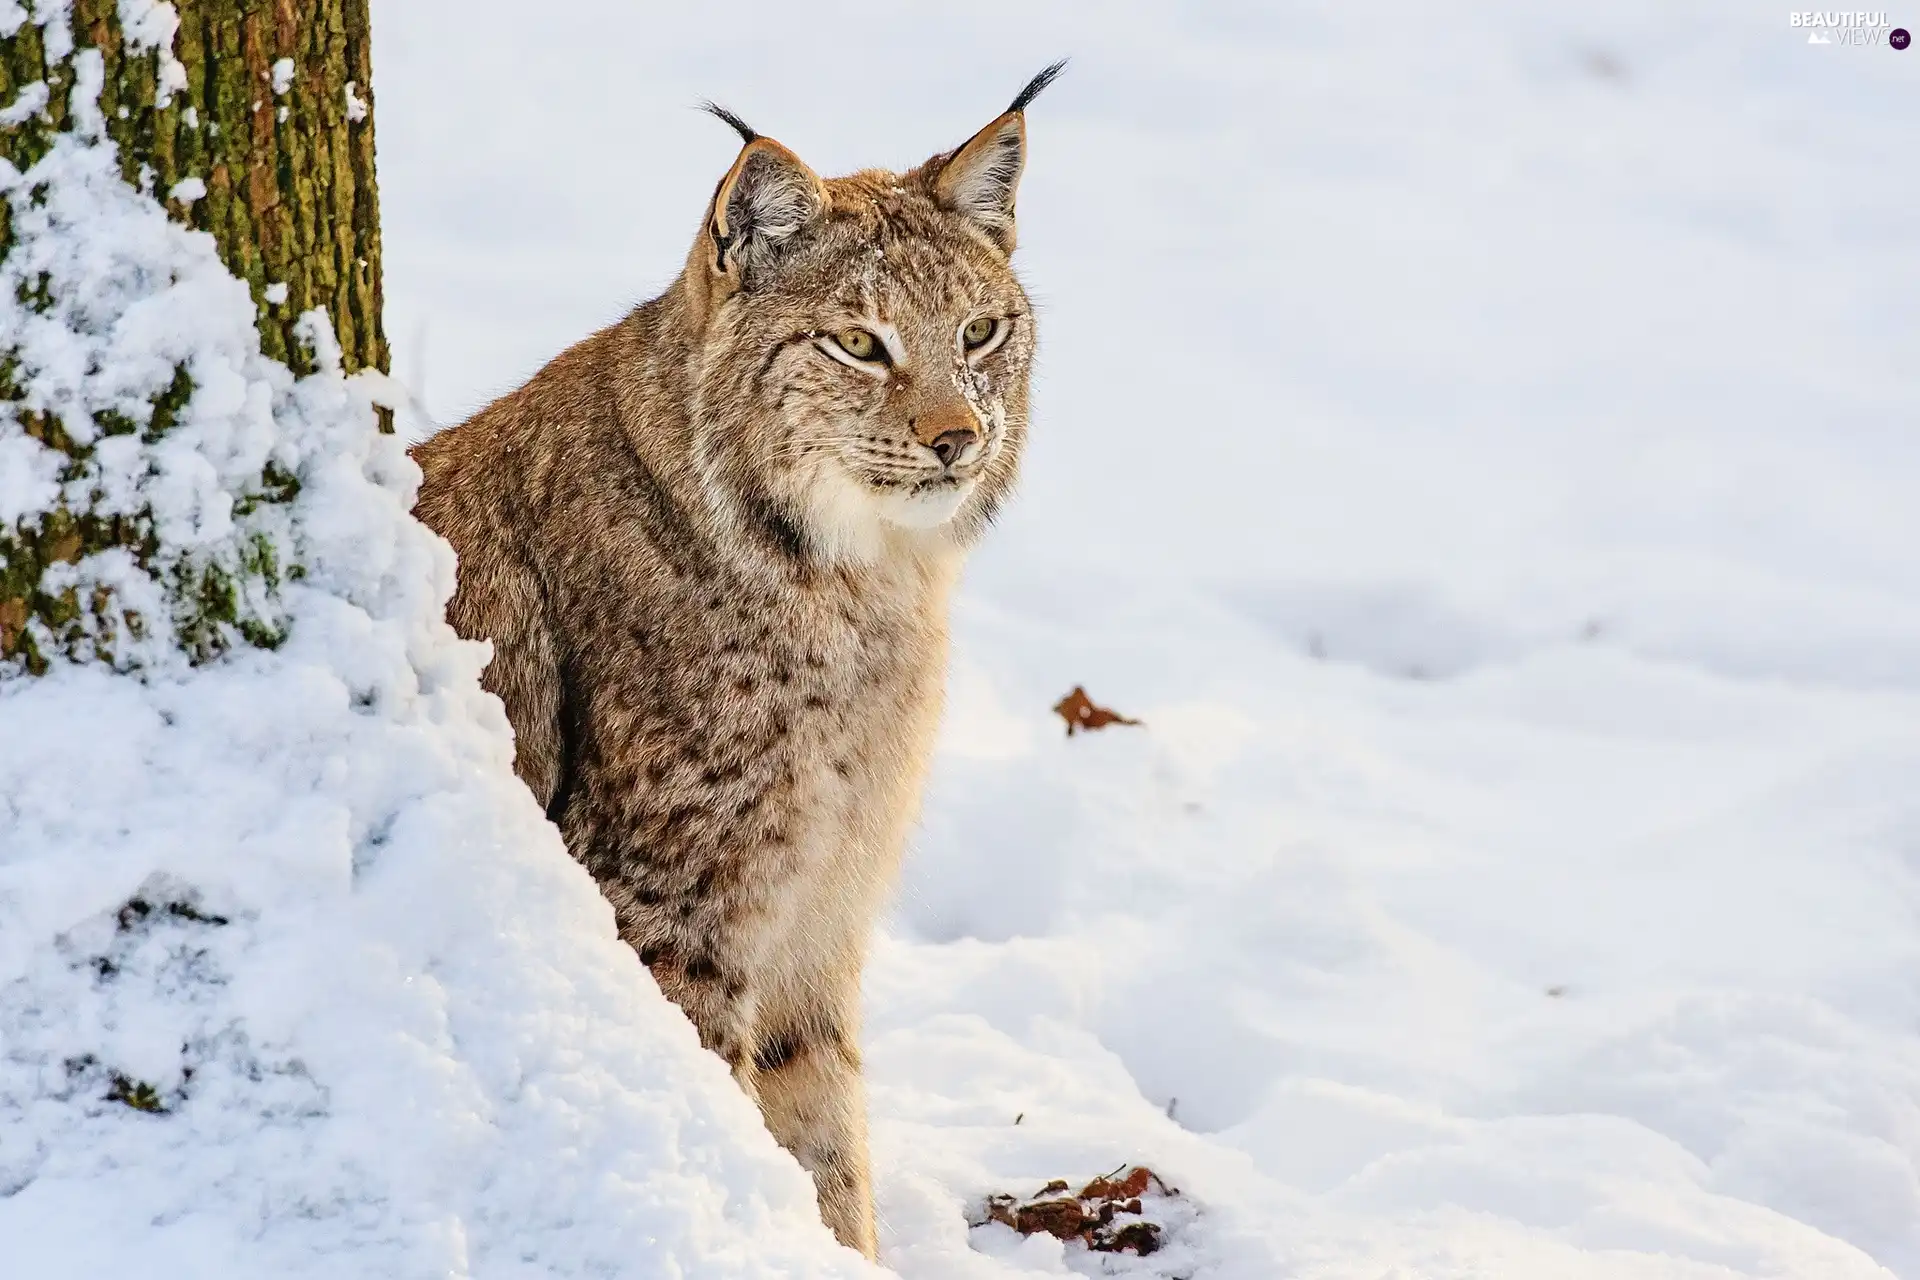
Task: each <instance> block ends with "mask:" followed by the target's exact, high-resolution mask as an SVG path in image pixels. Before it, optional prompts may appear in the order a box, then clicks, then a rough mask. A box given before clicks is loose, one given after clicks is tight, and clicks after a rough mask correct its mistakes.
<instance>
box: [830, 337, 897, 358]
mask: <svg viewBox="0 0 1920 1280" xmlns="http://www.w3.org/2000/svg"><path fill="white" fill-rule="evenodd" d="M833 340H834V342H835V344H836V345H838V346H839V348H840V349H841V350H842V351H844V352H846V353H847V354H848V355H850V356H852V357H853V358H854V359H855V360H882V359H885V358H886V356H885V352H886V348H885V347H882V346H881V345H880V339H878V338H876V337H874V336H873V334H872V333H870V332H868V331H867V330H865V329H842V330H841V331H840V332H838V333H836V334H834V335H833Z"/></svg>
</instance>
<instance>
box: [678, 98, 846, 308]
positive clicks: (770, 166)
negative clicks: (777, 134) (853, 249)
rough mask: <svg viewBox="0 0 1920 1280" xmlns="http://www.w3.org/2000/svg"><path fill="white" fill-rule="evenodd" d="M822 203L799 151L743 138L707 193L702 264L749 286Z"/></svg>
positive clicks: (815, 178)
mask: <svg viewBox="0 0 1920 1280" xmlns="http://www.w3.org/2000/svg"><path fill="white" fill-rule="evenodd" d="M743 132H746V133H751V131H743ZM826 207H827V188H826V184H825V183H823V182H821V181H820V176H819V175H818V174H816V173H815V172H814V171H813V170H811V169H809V168H808V167H807V166H806V164H805V163H804V162H802V161H801V159H800V157H799V156H796V155H795V154H793V152H791V151H789V150H787V149H786V148H785V147H783V146H781V145H780V144H779V143H777V142H775V141H774V140H773V139H772V138H762V137H759V136H758V135H753V136H749V137H747V145H746V146H745V147H743V148H741V150H740V158H739V159H737V160H735V161H734V162H733V168H731V169H729V170H728V171H727V176H726V177H724V178H722V179H721V180H720V186H719V189H718V190H716V191H715V192H714V193H713V205H712V207H711V209H710V210H709V211H708V215H707V237H708V240H709V242H710V243H709V245H708V248H709V249H710V250H711V252H709V253H708V255H707V266H708V269H709V270H710V271H711V272H712V274H713V275H714V276H716V277H719V278H720V279H721V280H724V281H726V282H727V283H728V284H730V285H731V287H732V288H733V289H750V288H752V287H753V283H754V280H755V278H756V277H757V276H759V275H761V274H762V273H764V272H765V271H766V270H767V268H768V267H769V266H771V265H772V263H773V261H774V259H775V258H777V257H778V256H779V254H780V250H781V249H782V247H784V246H785V244H786V243H787V241H788V240H790V239H792V237H793V235H794V233H795V232H797V231H799V230H800V229H801V228H803V227H805V226H806V225H807V224H808V223H810V222H812V221H813V220H814V219H816V218H818V217H820V216H821V215H822V214H823V213H824V212H825V210H826ZM717 282H718V281H716V283H717Z"/></svg>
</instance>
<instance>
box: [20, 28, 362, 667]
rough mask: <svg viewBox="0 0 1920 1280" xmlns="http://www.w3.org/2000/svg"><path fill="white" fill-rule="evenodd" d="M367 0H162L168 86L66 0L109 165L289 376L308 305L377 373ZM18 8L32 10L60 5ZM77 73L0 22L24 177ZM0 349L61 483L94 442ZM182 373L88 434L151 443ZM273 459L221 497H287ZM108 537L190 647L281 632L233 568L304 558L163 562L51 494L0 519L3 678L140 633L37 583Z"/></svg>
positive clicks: (43, 42)
mask: <svg viewBox="0 0 1920 1280" xmlns="http://www.w3.org/2000/svg"><path fill="white" fill-rule="evenodd" d="M367 4H368V0H173V5H174V8H175V10H176V11H177V13H178V15H179V19H180V25H179V30H178V32H177V33H176V36H175V39H174V41H173V45H172V49H171V55H170V56H171V59H172V60H173V61H177V63H178V64H179V66H180V69H181V70H183V71H184V75H185V84H184V86H183V87H176V88H171V89H169V88H168V87H167V86H165V85H163V76H164V72H163V67H164V66H165V65H166V64H165V62H164V61H163V59H161V58H159V57H156V52H155V50H154V49H152V48H140V47H134V46H130V45H129V43H128V40H127V38H126V33H125V32H124V31H123V30H122V29H121V26H120V20H119V0H71V4H70V7H69V9H68V13H67V16H66V24H67V28H68V30H70V31H71V34H72V39H73V44H74V47H75V49H76V50H85V49H94V50H98V51H99V54H100V57H101V59H102V63H103V66H104V71H105V81H104V85H103V88H102V90H101V93H100V98H99V107H100V110H101V114H102V116H103V117H104V119H105V121H106V128H107V132H108V134H109V135H110V136H111V138H112V140H113V141H114V142H115V143H116V144H117V147H118V154H119V160H120V165H121V171H122V173H123V176H124V177H125V178H126V180H127V182H128V183H129V184H130V185H132V186H134V187H136V188H138V189H140V190H142V191H145V192H147V193H148V194H150V195H152V196H153V197H154V198H155V199H156V200H158V201H160V202H162V203H163V204H164V206H165V207H166V210H167V213H168V215H169V216H170V217H172V218H173V219H174V220H175V221H177V222H180V223H183V224H185V225H187V226H191V227H194V228H196V229H198V230H201V231H205V232H207V233H208V234H209V235H211V236H212V237H213V240H214V242H215V244H216V245H217V246H218V249H219V253H220V256H221V258H222V259H223V261H224V262H225V263H226V265H227V267H228V268H229V269H230V270H231V271H232V272H233V274H234V275H235V276H237V277H238V278H240V279H242V280H244V281H246V282H247V285H248V287H249V288H250V289H251V291H252V293H253V299H254V303H255V306H256V308H257V311H256V315H257V323H258V326H259V330H260V342H261V347H262V350H263V351H264V352H265V353H266V354H267V355H268V356H271V357H273V358H274V359H277V360H280V361H282V362H284V363H285V364H287V365H288V366H289V367H290V368H292V369H293V371H294V372H295V373H307V372H310V371H311V369H310V365H311V356H310V353H309V352H308V350H307V349H306V347H305V346H304V344H303V343H302V342H301V341H300V340H299V339H298V338H297V337H296V336H295V332H294V328H295V325H296V323H297V321H298V320H299V317H300V316H301V315H302V314H303V313H305V312H307V311H308V310H311V309H313V308H315V307H320V308H324V309H325V310H326V312H327V314H328V317H329V319H330V321H331V323H332V326H333V330H334V333H335V335H336V336H337V338H338V340H339V344H340V349H341V358H342V363H343V364H344V367H345V371H346V372H347V373H354V372H357V371H360V370H363V369H374V370H379V371H382V372H384V371H385V370H386V369H387V344H386V338H385V335H384V333H383V331H382V327H381V279H380V222H379V204H378V197H377V189H376V187H375V183H374V139H373V111H372V108H373V89H372V71H371V54H370V49H369V43H370V24H369V21H368V13H367ZM27 5H28V9H29V10H40V11H42V13H43V14H44V13H51V12H53V11H54V10H55V7H56V6H55V5H54V4H52V3H50V2H49V0H39V2H38V3H36V0H27ZM55 21H56V24H57V22H58V17H57V15H56V17H55ZM50 43H54V44H55V47H54V48H51V49H50V48H49V44H50ZM74 77H75V62H74V57H73V56H72V55H67V56H61V51H60V50H59V48H58V45H57V42H50V40H49V37H48V32H47V29H46V27H45V26H44V25H43V23H42V21H40V20H39V18H38V17H36V18H35V19H30V20H28V21H26V22H25V23H23V24H21V25H20V26H19V27H18V29H17V30H16V31H15V32H14V33H13V34H12V35H8V36H0V110H5V109H7V108H10V107H11V108H13V110H12V111H10V112H9V116H10V118H12V120H13V123H9V124H6V125H4V126H0V158H4V159H5V160H7V161H9V162H11V163H12V164H13V165H14V166H15V167H16V168H18V169H20V170H22V171H25V170H27V169H28V168H29V167H30V166H31V165H32V164H33V163H34V162H35V161H36V160H38V159H39V158H40V157H41V156H43V155H44V154H46V152H47V151H48V150H49V149H50V148H51V146H52V145H53V141H54V139H55V138H56V137H57V136H58V135H59V134H61V133H63V132H67V131H69V130H71V129H72V128H73V126H74V124H75V121H74V119H73V115H72V112H73V107H72V103H71V101H70V94H71V91H72V88H73V82H74ZM36 86H41V87H36ZM42 87H43V88H42ZM36 97H38V98H43V100H44V105H43V106H42V107H41V108H40V109H39V110H37V111H31V112H27V111H23V110H22V109H21V107H22V105H23V104H25V105H28V106H30V105H31V103H32V102H33V100H34V99H35V98H36ZM13 245H14V237H13V228H12V218H11V210H10V206H9V204H8V202H7V201H5V200H0V258H4V257H5V255H7V254H8V253H10V252H11V251H12V248H13ZM22 300H23V301H25V302H27V303H28V305H31V306H33V307H34V309H36V310H44V309H45V308H44V305H42V304H40V303H36V302H35V301H34V300H33V299H30V298H25V297H24V296H23V299H22ZM4 337H5V335H0V338H4ZM0 348H5V349H0V410H6V409H9V408H10V409H11V411H12V416H13V417H14V418H15V419H16V420H17V421H19V422H20V423H21V425H22V426H23V427H24V429H25V431H26V433H27V434H28V435H30V436H32V437H34V438H35V439H37V440H39V441H40V442H41V443H42V444H43V445H46V446H47V447H49V448H51V449H54V450H56V451H58V452H61V453H64V454H66V455H67V457H68V459H69V466H68V469H67V475H68V478H73V477H78V476H82V475H84V469H85V466H86V464H87V459H88V453H89V450H88V449H86V448H84V447H82V446H80V445H78V444H76V443H75V441H74V438H73V436H72V435H71V434H69V433H68V432H67V431H66V430H64V429H63V427H62V425H61V424H60V423H59V422H58V421H57V420H54V419H52V418H50V417H48V416H46V415H44V414H37V413H33V412H29V411H28V409H27V406H26V405H25V404H23V403H22V402H21V401H22V396H21V393H20V391H19V389H18V387H17V386H15V384H14V379H13V376H12V375H13V372H14V365H13V360H12V356H11V354H10V349H11V348H10V344H4V343H0ZM177 374H178V376H177V377H176V378H175V381H174V385H173V386H172V387H170V388H168V390H167V391H166V392H164V393H162V394H161V395H160V396H159V397H157V398H156V400H155V401H154V406H153V407H154V416H153V420H152V422H151V423H149V424H147V425H146V426H144V427H136V426H135V425H134V424H132V423H125V422H96V424H95V425H96V426H97V427H98V428H99V433H100V434H101V435H107V436H111V435H116V434H122V433H124V432H127V431H133V430H140V431H141V432H142V434H143V436H144V437H145V438H147V439H149V440H151V439H157V438H158V435H159V434H160V433H162V432H164V431H165V430H166V429H167V426H168V424H169V423H170V422H171V421H172V418H173V415H174V414H175V413H176V412H178V410H179V408H180V407H181V406H182V405H184V404H185V403H186V401H187V398H188V397H189V396H190V395H191V393H192V389H193V387H192V382H191V379H190V378H189V377H188V376H187V372H186V369H185V368H184V367H182V368H181V369H179V370H178V371H177ZM9 402H11V403H10V404H9ZM383 416H384V415H383ZM382 425H383V426H386V425H387V423H386V422H384V421H383V424H382ZM268 470H269V473H268V474H264V475H263V476H261V477H260V478H259V480H258V482H257V483H255V484H253V485H251V486H249V487H248V488H247V490H246V492H243V493H237V494H236V495H235V498H236V510H244V509H246V508H247V506H248V505H249V504H258V503H263V502H283V501H288V500H290V499H291V497H292V496H293V494H294V492H295V491H296V490H297V484H295V483H294V482H293V481H292V480H291V478H290V477H286V476H283V475H275V474H271V472H272V470H273V469H272V468H271V467H270V468H269V469H268ZM113 548H122V549H124V550H126V551H128V552H130V553H131V554H132V556H133V558H134V560H135V562H136V563H137V564H138V565H139V566H140V567H141V568H143V569H146V570H148V571H149V572H150V573H153V574H154V575H155V576H156V577H159V578H161V579H162V580H164V581H165V582H166V590H167V592H168V594H169V595H170V596H171V597H172V598H173V599H174V601H175V605H176V608H175V618H174V622H175V639H176V644H177V645H178V646H179V647H180V648H181V649H183V650H185V651H186V652H187V653H188V655H189V656H190V657H191V658H193V659H194V660H204V659H206V658H209V657H212V656H216V655H217V654H218V653H219V652H221V651H223V650H224V649H225V648H227V647H229V646H230V645H231V644H233V643H238V642H245V643H251V644H256V645H259V644H272V643H275V642H277V640H278V638H279V632H278V631H276V630H275V629H274V628H273V627H271V626H267V625H265V624H263V623H261V622H260V621H259V620H258V619H257V618H250V617H248V616H247V614H246V611H245V610H244V609H242V608H240V607H239V606H238V605H237V604H236V600H237V595H236V583H235V581H234V574H235V573H241V574H245V575H248V576H250V577H261V578H263V579H264V580H266V584H267V587H268V589H269V590H273V589H275V587H276V584H277V581H278V577H279V576H280V574H281V573H282V572H288V573H291V574H293V575H295V576H297V574H298V572H299V566H297V565H277V564H275V563H274V561H273V558H272V556H271V554H270V553H265V552H263V553H261V554H259V555H254V554H253V553H249V555H248V556H246V557H243V558H242V563H241V564H239V565H237V566H228V567H226V568H224V569H223V568H221V567H219V566H217V565H196V566H191V567H183V566H179V565H176V566H174V567H173V568H172V569H171V570H170V571H167V572H164V573H163V572H162V570H161V566H160V565H159V564H158V563H157V562H156V560H155V556H156V544H155V540H154V536H153V530H152V525H151V521H150V520H149V519H147V518H146V517H145V516H144V515H136V516H113V517H103V516H99V515H96V514H95V513H93V512H91V511H88V510H84V509H78V510H76V509H70V508H68V507H66V506H64V505H63V506H60V507H58V508H57V509H55V510H53V511H50V512H46V513H44V514H42V515H40V516H37V517H32V518H30V519H27V520H23V521H21V522H20V523H18V524H17V525H15V526H14V527H12V528H7V527H4V526H0V675H4V674H5V673H6V672H7V671H8V670H21V669H24V670H27V671H30V672H34V673H38V672H41V671H44V670H46V669H47V666H48V663H49V660H50V658H51V657H53V656H56V655H59V654H64V655H66V656H69V657H78V658H94V659H106V660H109V661H116V662H117V661H118V660H117V659H116V658H115V657H114V655H113V654H112V653H111V652H108V651H107V650H106V649H105V648H103V646H102V644H101V643H100V639H99V637H100V636H101V635H102V634H103V633H104V632H113V633H115V634H118V635H121V636H127V635H132V636H134V637H137V636H138V635H139V633H140V631H141V629H142V626H143V622H142V620H141V619H139V618H137V617H135V616H134V615H133V614H131V613H128V612H126V611H125V610H122V609H120V608H119V607H118V606H117V605H116V603H115V602H114V601H113V600H112V599H110V598H109V597H108V596H107V594H106V593H104V592H101V591H97V590H96V591H93V592H76V591H75V590H73V589H71V588H68V589H64V590H56V589H52V588H49V587H47V586H46V574H47V571H48V570H49V569H50V568H53V567H56V566H60V565H71V564H77V563H79V562H80V561H82V560H83V559H85V558H87V557H90V556H93V555H95V554H97V553H100V552H104V551H107V550H110V549H113ZM256 562H257V563H256ZM236 637H237V639H236Z"/></svg>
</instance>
